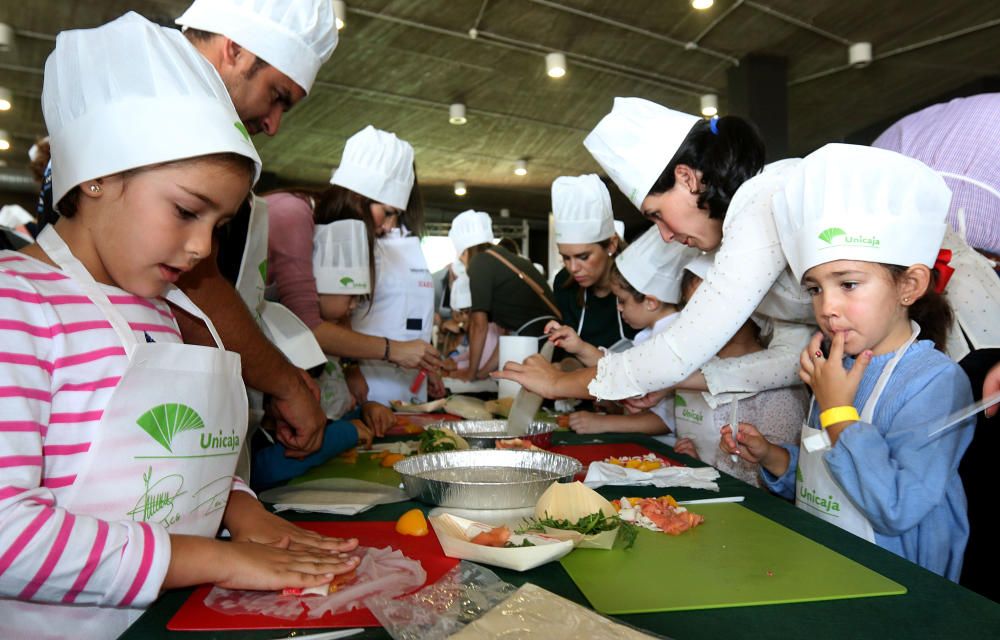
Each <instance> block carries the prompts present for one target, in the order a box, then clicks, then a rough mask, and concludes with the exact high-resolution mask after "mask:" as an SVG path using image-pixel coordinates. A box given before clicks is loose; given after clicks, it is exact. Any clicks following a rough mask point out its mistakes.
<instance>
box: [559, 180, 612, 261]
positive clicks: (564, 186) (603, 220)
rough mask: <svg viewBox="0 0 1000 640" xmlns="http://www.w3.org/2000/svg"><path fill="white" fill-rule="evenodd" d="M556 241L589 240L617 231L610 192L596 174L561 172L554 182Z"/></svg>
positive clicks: (597, 240)
mask: <svg viewBox="0 0 1000 640" xmlns="http://www.w3.org/2000/svg"><path fill="white" fill-rule="evenodd" d="M552 215H553V217H554V218H555V226H556V242H557V243H566V244H587V243H591V242H600V241H601V240H607V239H608V238H610V237H611V236H613V235H614V234H615V227H614V217H613V214H612V212H611V194H609V193H608V188H607V187H605V186H604V183H603V182H601V179H600V178H598V177H597V175H596V174H593V173H588V174H587V175H583V176H576V177H569V176H561V177H559V178H556V179H555V181H554V182H553V183H552Z"/></svg>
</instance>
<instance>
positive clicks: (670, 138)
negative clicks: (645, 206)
mask: <svg viewBox="0 0 1000 640" xmlns="http://www.w3.org/2000/svg"><path fill="white" fill-rule="evenodd" d="M699 120H701V118H699V117H697V116H693V115H691V114H688V113H683V112H681V111H674V110H673V109H668V108H666V107H662V106H660V105H658V104H656V103H655V102H650V101H649V100H643V99H642V98H615V104H614V106H613V107H612V108H611V113H609V114H608V115H606V116H604V118H603V119H602V120H601V121H600V122H598V123H597V126H596V127H594V130H593V131H591V132H590V135H588V136H587V137H586V138H585V139H584V141H583V146H585V147H587V151H589V152H590V155H592V156H594V160H597V164H599V165H601V168H602V169H604V172H605V173H607V174H608V177H609V178H611V179H612V180H613V181H614V183H615V184H616V185H618V188H619V189H621V191H622V193H624V194H625V195H626V196H627V197H628V199H629V200H631V201H632V204H634V205H635V206H636V208H637V209H641V208H642V201H643V200H644V199H645V198H646V196H647V195H649V190H650V189H652V188H653V183H655V182H656V179H657V178H659V177H660V174H661V173H663V170H664V169H665V168H666V167H667V165H668V164H670V160H671V159H673V157H674V154H676V153H677V149H679V148H680V146H681V143H682V142H684V138H686V137H687V134H688V132H690V131H691V127H693V126H694V125H695V123H696V122H698V121H699Z"/></svg>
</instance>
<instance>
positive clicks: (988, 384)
mask: <svg viewBox="0 0 1000 640" xmlns="http://www.w3.org/2000/svg"><path fill="white" fill-rule="evenodd" d="M997 391H1000V364H996V365H993V368H992V369H990V372H989V373H987V374H986V379H985V380H983V397H984V398H986V397H989V396H991V395H993V394H994V393H996V392H997ZM998 408H1000V407H998V406H997V405H993V406H992V407H990V408H989V409H987V410H986V417H987V418H992V417H993V416H995V415H996V414H997V409H998Z"/></svg>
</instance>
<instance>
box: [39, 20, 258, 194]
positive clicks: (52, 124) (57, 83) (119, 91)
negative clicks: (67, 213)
mask: <svg viewBox="0 0 1000 640" xmlns="http://www.w3.org/2000/svg"><path fill="white" fill-rule="evenodd" d="M42 112H43V114H44V116H45V126H46V128H47V129H48V131H49V145H50V148H51V151H52V201H53V202H54V203H57V204H58V202H59V200H61V199H62V197H63V196H64V195H66V193H67V192H69V191H70V190H71V189H72V188H73V187H75V186H77V185H79V184H80V183H82V182H84V181H85V180H93V179H94V178H100V177H103V176H108V175H112V174H115V173H120V172H122V171H126V170H128V169H136V168H138V167H145V166H148V165H153V164H159V163H162V162H171V161H174V160H182V159H184V158H194V157H197V156H204V155H209V154H214V153H226V152H229V153H236V154H239V155H241V156H246V157H247V158H250V159H251V160H253V162H254V164H255V165H256V171H255V172H254V181H255V182H256V180H257V178H258V177H259V176H260V158H259V157H258V156H257V151H256V150H255V149H254V146H253V144H252V143H251V142H250V136H249V135H248V134H247V131H246V129H245V128H244V127H243V124H242V123H241V122H240V119H239V116H237V115H236V109H234V108H233V103H232V101H231V100H230V99H229V94H228V93H227V92H226V87H225V86H224V85H223V84H222V80H221V79H220V78H219V74H218V73H216V71H215V69H214V68H213V67H212V65H210V64H209V63H208V62H207V61H206V60H205V58H203V57H202V55H201V54H200V53H198V51H197V50H196V49H195V48H194V47H192V46H191V45H190V44H189V43H188V41H187V40H186V39H185V38H184V36H182V35H181V34H180V32H179V31H177V30H175V29H168V28H166V27H160V26H157V25H155V24H153V23H152V22H150V21H148V20H146V19H145V18H143V17H142V16H140V15H139V14H137V13H132V12H130V13H127V14H125V15H124V16H122V17H120V18H118V19H117V20H114V21H113V22H109V23H107V24H105V25H103V26H100V27H97V28H96V29H77V30H73V31H63V32H62V33H60V34H59V36H58V37H57V38H56V48H55V50H54V51H53V52H52V54H51V55H50V56H49V58H48V60H46V61H45V76H44V81H43V86H42Z"/></svg>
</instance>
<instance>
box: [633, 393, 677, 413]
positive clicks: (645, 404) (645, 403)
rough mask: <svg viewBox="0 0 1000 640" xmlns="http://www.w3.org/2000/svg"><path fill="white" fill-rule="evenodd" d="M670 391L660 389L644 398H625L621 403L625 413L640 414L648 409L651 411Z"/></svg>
mask: <svg viewBox="0 0 1000 640" xmlns="http://www.w3.org/2000/svg"><path fill="white" fill-rule="evenodd" d="M671 391H672V389H661V390H660V391H650V392H649V393H647V394H646V395H644V396H639V397H638V398H626V399H624V400H622V401H621V403H622V404H623V405H625V411H626V412H628V413H642V412H643V411H646V410H648V409H652V408H653V407H655V406H656V405H658V404H659V403H660V400H663V399H664V398H666V397H667V395H668V394H670V392H671Z"/></svg>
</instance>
